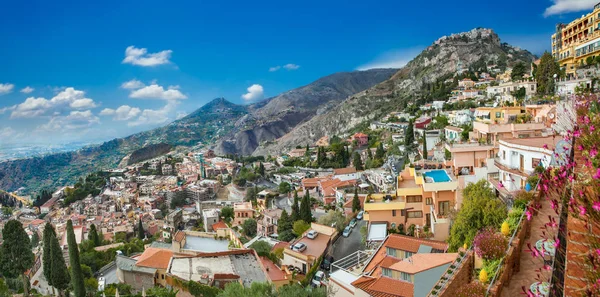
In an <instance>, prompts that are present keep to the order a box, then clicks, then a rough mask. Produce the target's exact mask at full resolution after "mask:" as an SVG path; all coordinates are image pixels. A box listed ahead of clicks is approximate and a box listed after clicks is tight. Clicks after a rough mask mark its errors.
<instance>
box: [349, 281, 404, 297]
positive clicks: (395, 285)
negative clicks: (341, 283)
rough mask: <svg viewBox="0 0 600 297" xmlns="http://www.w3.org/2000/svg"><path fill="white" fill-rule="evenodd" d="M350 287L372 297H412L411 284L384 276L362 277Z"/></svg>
mask: <svg viewBox="0 0 600 297" xmlns="http://www.w3.org/2000/svg"><path fill="white" fill-rule="evenodd" d="M352 285H353V286H355V287H356V288H359V289H361V290H363V291H365V292H366V293H367V294H369V295H370V296H373V297H412V296H413V295H414V285H413V284H412V283H409V282H405V281H401V280H395V279H391V278H389V277H385V276H383V277H380V278H372V277H368V276H362V277H361V278H359V279H357V280H356V281H354V282H353V283H352Z"/></svg>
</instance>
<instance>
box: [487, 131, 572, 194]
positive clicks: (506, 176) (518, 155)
mask: <svg viewBox="0 0 600 297" xmlns="http://www.w3.org/2000/svg"><path fill="white" fill-rule="evenodd" d="M560 139H562V138H561V137H552V136H548V137H534V138H520V139H519V138H514V139H503V140H500V142H499V144H500V145H499V150H498V156H497V157H496V160H495V162H494V163H495V164H496V167H498V171H499V176H498V179H499V181H500V182H501V183H502V186H501V188H504V189H506V190H507V191H508V192H514V191H519V190H521V189H524V188H525V184H526V183H527V178H528V177H529V176H531V175H532V174H533V172H534V170H535V168H536V167H537V166H539V165H541V166H543V167H545V168H547V167H548V165H549V164H550V163H551V161H552V158H553V154H554V148H555V146H556V144H557V143H558V141H559V140H560ZM531 186H532V187H534V186H535V185H531ZM501 192H502V191H501Z"/></svg>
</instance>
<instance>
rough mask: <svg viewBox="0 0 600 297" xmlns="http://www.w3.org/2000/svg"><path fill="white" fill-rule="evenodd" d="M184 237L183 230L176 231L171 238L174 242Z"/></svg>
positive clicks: (180, 240)
mask: <svg viewBox="0 0 600 297" xmlns="http://www.w3.org/2000/svg"><path fill="white" fill-rule="evenodd" d="M184 238H185V233H184V232H183V231H177V233H175V236H174V238H173V240H175V242H182V241H183V239H184Z"/></svg>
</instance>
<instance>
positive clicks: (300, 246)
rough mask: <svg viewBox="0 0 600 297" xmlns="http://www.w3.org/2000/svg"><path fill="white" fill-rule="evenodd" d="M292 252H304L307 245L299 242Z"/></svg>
mask: <svg viewBox="0 0 600 297" xmlns="http://www.w3.org/2000/svg"><path fill="white" fill-rule="evenodd" d="M292 250H293V251H295V252H303V251H304V250H306V244H304V243H302V242H298V243H296V244H295V245H293V246H292Z"/></svg>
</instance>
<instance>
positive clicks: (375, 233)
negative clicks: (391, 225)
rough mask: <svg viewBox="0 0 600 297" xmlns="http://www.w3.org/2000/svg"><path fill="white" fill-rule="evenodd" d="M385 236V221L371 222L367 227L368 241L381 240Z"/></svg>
mask: <svg viewBox="0 0 600 297" xmlns="http://www.w3.org/2000/svg"><path fill="white" fill-rule="evenodd" d="M386 236H387V223H383V224H371V228H369V235H368V236H367V240H368V241H383V240H384V239H385V237H386Z"/></svg>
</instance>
